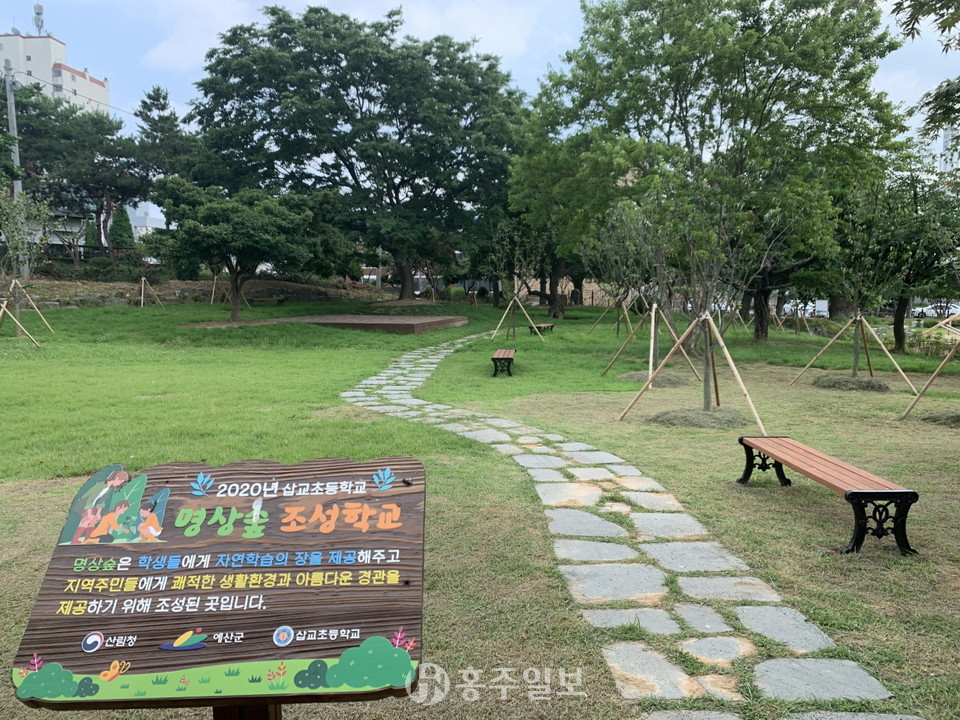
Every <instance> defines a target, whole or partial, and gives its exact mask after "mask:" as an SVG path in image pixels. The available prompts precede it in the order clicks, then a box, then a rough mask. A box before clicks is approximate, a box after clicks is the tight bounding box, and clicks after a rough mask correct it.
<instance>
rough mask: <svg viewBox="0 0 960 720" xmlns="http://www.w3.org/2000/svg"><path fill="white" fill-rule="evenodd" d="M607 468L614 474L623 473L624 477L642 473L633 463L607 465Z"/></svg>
mask: <svg viewBox="0 0 960 720" xmlns="http://www.w3.org/2000/svg"><path fill="white" fill-rule="evenodd" d="M607 469H608V470H609V471H610V472H612V473H613V474H614V475H623V476H624V477H626V476H630V477H633V476H637V475H643V473H642V472H641V471H640V470H638V469H637V468H635V467H634V466H633V465H607Z"/></svg>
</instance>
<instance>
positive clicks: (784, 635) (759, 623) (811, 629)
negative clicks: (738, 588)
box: [733, 606, 834, 653]
mask: <svg viewBox="0 0 960 720" xmlns="http://www.w3.org/2000/svg"><path fill="white" fill-rule="evenodd" d="M733 611H734V612H735V613H736V614H737V619H738V620H739V621H740V622H742V623H743V625H744V627H746V628H747V629H749V630H753V631H754V632H755V633H760V634H761V635H764V636H766V637H768V638H770V639H771V640H776V641H777V642H782V643H783V644H784V645H786V646H787V647H788V648H790V649H791V650H793V651H794V652H798V653H808V652H816V651H817V650H822V649H823V648H828V647H833V646H834V642H833V640H831V639H830V638H829V637H828V636H827V635H826V634H825V633H824V632H823V631H821V630H820V629H819V628H818V627H816V626H815V625H813V624H812V623H811V622H810V621H808V620H807V618H806V617H804V615H803V613H801V612H800V611H799V610H794V609H793V608H788V607H760V606H745V607H738V608H734V609H733Z"/></svg>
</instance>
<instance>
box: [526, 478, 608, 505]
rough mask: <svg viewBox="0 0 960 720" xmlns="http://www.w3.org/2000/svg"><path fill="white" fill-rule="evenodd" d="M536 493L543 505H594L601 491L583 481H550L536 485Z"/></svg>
mask: <svg viewBox="0 0 960 720" xmlns="http://www.w3.org/2000/svg"><path fill="white" fill-rule="evenodd" d="M536 490H537V495H539V496H540V501H541V502H542V503H543V504H544V505H574V506H577V507H583V506H586V505H596V504H597V501H599V500H600V496H601V495H602V494H603V491H602V490H600V488H598V487H597V486H596V485H585V484H584V483H550V484H546V485H537V487H536Z"/></svg>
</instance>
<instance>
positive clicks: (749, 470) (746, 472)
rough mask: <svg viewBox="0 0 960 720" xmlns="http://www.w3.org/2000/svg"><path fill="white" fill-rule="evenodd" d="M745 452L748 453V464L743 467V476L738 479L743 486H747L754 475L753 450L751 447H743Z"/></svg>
mask: <svg viewBox="0 0 960 720" xmlns="http://www.w3.org/2000/svg"><path fill="white" fill-rule="evenodd" d="M741 444H742V443H741ZM743 451H744V453H746V456H747V459H746V464H745V465H744V466H743V475H741V476H740V477H739V478H738V479H737V482H738V483H740V484H741V485H746V484H747V482H749V480H750V476H751V475H753V448H752V447H750V446H749V445H743Z"/></svg>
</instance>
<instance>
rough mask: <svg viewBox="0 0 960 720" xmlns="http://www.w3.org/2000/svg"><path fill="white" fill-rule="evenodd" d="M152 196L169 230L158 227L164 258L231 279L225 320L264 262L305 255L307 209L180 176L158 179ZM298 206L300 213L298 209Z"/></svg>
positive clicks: (296, 261)
mask: <svg viewBox="0 0 960 720" xmlns="http://www.w3.org/2000/svg"><path fill="white" fill-rule="evenodd" d="M155 192H156V199H157V200H158V201H159V202H160V204H161V205H162V207H163V211H164V215H165V216H166V218H167V220H168V221H169V222H170V223H171V225H174V226H175V229H174V230H166V231H160V232H161V233H162V236H161V237H163V239H164V240H165V242H163V243H158V247H159V248H161V250H162V252H164V253H166V255H167V257H166V258H165V259H170V260H178V261H181V262H182V261H184V260H185V259H186V260H191V259H192V260H193V261H194V262H196V263H204V264H205V265H207V266H208V267H210V268H211V269H212V270H213V271H215V272H220V271H221V270H225V271H226V272H227V275H228V276H229V281H230V299H231V307H230V319H231V320H232V321H234V322H236V321H237V320H239V319H240V303H241V292H242V290H243V285H244V283H246V282H247V281H248V280H250V279H251V278H253V277H254V276H256V274H257V270H258V268H260V266H261V265H263V264H265V263H269V264H273V265H278V266H281V265H288V266H290V265H293V266H298V265H300V264H301V263H303V262H305V261H306V259H307V258H308V256H309V251H308V249H307V247H306V243H305V241H304V237H305V235H306V230H307V228H308V227H309V223H310V221H311V220H312V215H311V213H310V212H308V211H305V210H302V209H301V208H296V209H290V208H289V207H287V206H286V205H285V204H284V202H283V201H282V200H281V199H278V198H275V197H273V196H271V195H270V194H269V193H267V192H266V191H264V190H259V189H247V190H241V191H239V192H237V193H235V194H234V195H229V194H228V193H227V192H226V191H224V189H223V188H219V187H215V186H211V187H207V188H201V187H199V186H197V185H195V184H193V183H191V182H189V181H187V180H184V179H183V178H180V177H176V176H173V177H169V178H162V179H161V180H158V181H157V185H156V191H155ZM298 210H299V211H298Z"/></svg>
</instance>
